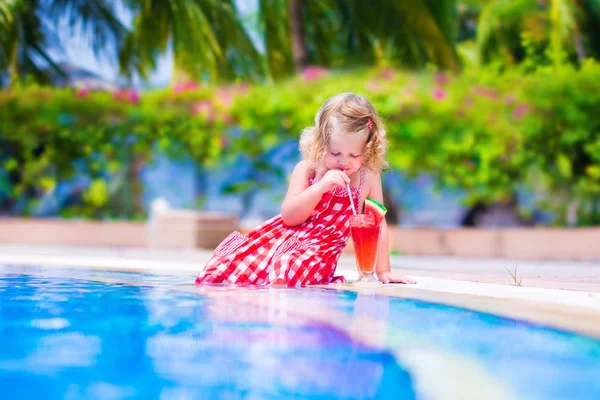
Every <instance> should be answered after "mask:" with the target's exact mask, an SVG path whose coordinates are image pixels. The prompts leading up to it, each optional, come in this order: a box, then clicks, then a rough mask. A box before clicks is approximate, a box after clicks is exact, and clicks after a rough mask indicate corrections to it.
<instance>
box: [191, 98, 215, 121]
mask: <svg viewBox="0 0 600 400" xmlns="http://www.w3.org/2000/svg"><path fill="white" fill-rule="evenodd" d="M200 114H202V116H204V118H205V119H206V120H207V121H208V122H211V121H212V120H213V117H214V110H213V106H212V104H211V103H210V101H208V100H200V101H198V102H196V103H195V104H194V105H193V106H192V115H200Z"/></svg>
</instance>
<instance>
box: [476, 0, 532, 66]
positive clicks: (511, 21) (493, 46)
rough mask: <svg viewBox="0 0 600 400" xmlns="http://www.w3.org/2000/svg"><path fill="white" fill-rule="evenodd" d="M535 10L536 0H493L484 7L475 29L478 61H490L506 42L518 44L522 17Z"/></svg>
mask: <svg viewBox="0 0 600 400" xmlns="http://www.w3.org/2000/svg"><path fill="white" fill-rule="evenodd" d="M537 8H538V4H537V1H536V0H493V1H491V2H490V3H489V4H488V5H487V6H485V8H484V9H483V11H482V12H481V16H480V18H479V25H478V28H477V47H478V50H479V57H480V60H481V61H482V62H484V63H486V62H488V61H490V60H491V59H492V58H493V57H494V56H495V55H496V54H498V53H499V52H500V51H501V48H502V47H503V46H506V43H507V40H512V41H514V40H516V41H517V43H519V42H520V27H521V23H522V21H523V18H524V16H526V15H528V14H530V13H531V12H532V11H533V10H536V9H537ZM510 35H513V36H514V37H509V36H510Z"/></svg>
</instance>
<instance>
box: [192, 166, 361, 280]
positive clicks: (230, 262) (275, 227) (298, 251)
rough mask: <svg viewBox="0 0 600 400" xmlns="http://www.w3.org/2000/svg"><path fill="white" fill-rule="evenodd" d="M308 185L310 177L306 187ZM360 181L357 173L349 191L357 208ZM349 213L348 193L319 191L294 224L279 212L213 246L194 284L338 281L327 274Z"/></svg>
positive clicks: (344, 237) (330, 272)
mask: <svg viewBox="0 0 600 400" xmlns="http://www.w3.org/2000/svg"><path fill="white" fill-rule="evenodd" d="M314 183H315V180H314V179H311V180H310V184H311V185H312V184H314ZM363 183H364V171H363V170H361V171H360V183H359V185H358V187H352V188H351V193H352V197H353V200H354V204H355V205H362V198H361V197H362V196H361V193H362V187H363ZM350 215H352V208H351V205H350V199H349V197H348V192H347V190H346V189H345V188H341V187H338V188H336V189H334V190H332V191H330V192H328V193H325V194H324V195H323V197H322V198H321V201H319V204H318V205H317V206H316V207H315V209H314V211H313V212H312V214H311V216H310V217H309V218H308V219H307V220H306V221H305V222H304V223H302V224H300V225H297V226H288V225H286V224H285V223H284V222H283V219H282V218H281V214H280V215H278V216H276V217H273V218H271V219H270V220H268V221H266V222H265V223H263V224H262V225H260V226H258V227H256V228H254V229H253V230H251V231H250V232H248V234H246V235H243V234H241V233H240V232H237V231H235V232H233V233H231V234H230V235H229V236H228V237H227V238H225V240H223V241H222V242H221V244H219V246H217V248H216V249H215V252H214V254H213V257H212V258H211V259H210V261H209V262H208V263H207V264H206V266H205V267H204V270H202V272H200V275H198V278H197V279H196V283H198V284H202V283H206V284H217V283H229V284H235V285H271V284H273V283H278V284H285V285H286V286H302V285H312V284H325V283H332V282H335V283H338V282H339V283H342V282H344V277H343V276H334V275H333V274H334V272H335V268H336V267H337V262H338V259H339V257H340V254H341V253H342V250H343V249H344V247H345V246H346V243H347V242H348V239H349V237H350V227H349V224H348V219H349V217H350Z"/></svg>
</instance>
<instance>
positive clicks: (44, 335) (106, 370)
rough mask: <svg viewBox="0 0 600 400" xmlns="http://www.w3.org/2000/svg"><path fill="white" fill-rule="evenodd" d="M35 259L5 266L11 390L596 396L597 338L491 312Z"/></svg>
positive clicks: (5, 370)
mask: <svg viewBox="0 0 600 400" xmlns="http://www.w3.org/2000/svg"><path fill="white" fill-rule="evenodd" d="M26 272H33V274H25V273H23V271H19V272H16V271H15V270H14V269H10V268H4V269H0V389H1V390H2V395H1V396H2V397H1V398H3V399H13V398H15V399H16V398H19V399H21V398H61V399H62V398H66V399H70V398H74V399H75V398H77V399H81V398H91V399H126V398H165V399H170V398H176V399H187V398H200V399H212V398H214V399H246V398H250V399H280V398H303V399H325V398H341V399H415V398H460V397H457V396H456V393H452V392H448V390H451V389H447V390H446V392H445V394H444V393H442V394H441V395H440V394H439V393H438V392H436V391H435V390H429V389H430V388H432V387H434V386H436V385H439V386H440V387H441V386H442V385H446V386H448V387H450V388H451V387H452V382H456V381H457V380H458V381H460V380H461V379H464V381H461V383H460V385H458V386H459V387H462V388H463V390H466V389H464V388H469V387H472V391H474V392H473V393H476V391H477V390H482V391H483V392H482V393H485V391H486V390H492V389H494V388H493V387H490V385H491V386H493V385H498V387H499V388H501V389H502V390H504V389H506V390H505V392H502V390H499V391H498V390H495V389H494V390H495V391H494V393H500V392H502V393H501V394H504V395H505V396H504V398H518V399H566V398H568V399H594V398H600V367H599V366H600V342H599V341H597V340H594V339H592V338H587V337H583V336H578V335H573V334H569V333H565V332H560V331H556V330H553V329H547V328H543V327H538V326H534V325H531V324H527V323H523V322H517V321H513V320H508V319H504V318H499V317H495V316H492V315H489V314H482V313H477V312H472V311H468V310H464V309H459V308H454V307H446V306H441V305H437V304H431V303H425V302H419V301H412V300H405V299H398V298H388V297H383V296H375V295H373V294H369V293H368V292H365V293H359V294H355V293H350V292H342V291H335V290H326V289H260V290H259V289H255V290H250V289H239V288H234V289H232V288H211V289H198V288H196V287H194V286H193V285H189V284H187V282H189V281H190V278H189V277H164V276H162V277H161V276H151V275H142V274H127V273H106V272H91V271H88V272H81V271H77V272H74V271H73V272H69V271H66V272H65V271H63V273H62V274H63V275H66V276H69V277H65V276H56V275H57V274H56V273H55V272H49V271H44V270H39V269H38V270H32V271H26ZM73 276H75V278H73ZM115 282H125V283H115ZM364 337H367V340H363V339H361V338H364ZM445 378H448V379H446V380H448V381H450V383H443V381H444V379H445ZM488 378H489V379H491V381H490V380H486V379H488ZM498 398H500V397H498Z"/></svg>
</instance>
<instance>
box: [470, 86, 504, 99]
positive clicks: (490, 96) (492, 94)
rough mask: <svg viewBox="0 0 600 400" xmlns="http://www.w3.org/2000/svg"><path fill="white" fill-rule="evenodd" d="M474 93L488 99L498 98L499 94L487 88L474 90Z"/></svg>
mask: <svg viewBox="0 0 600 400" xmlns="http://www.w3.org/2000/svg"><path fill="white" fill-rule="evenodd" d="M473 93H475V94H476V95H478V96H482V97H487V98H488V99H495V98H496V97H497V96H498V92H496V91H495V90H492V89H489V88H486V87H476V88H474V89H473Z"/></svg>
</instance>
